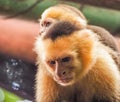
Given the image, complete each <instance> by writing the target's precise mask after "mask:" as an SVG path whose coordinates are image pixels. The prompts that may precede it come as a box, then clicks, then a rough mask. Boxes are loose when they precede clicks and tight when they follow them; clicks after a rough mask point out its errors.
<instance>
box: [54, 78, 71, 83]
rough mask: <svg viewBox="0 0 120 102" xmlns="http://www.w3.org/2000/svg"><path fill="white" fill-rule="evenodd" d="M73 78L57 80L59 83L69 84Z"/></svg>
mask: <svg viewBox="0 0 120 102" xmlns="http://www.w3.org/2000/svg"><path fill="white" fill-rule="evenodd" d="M72 79H73V78H72V77H70V78H55V80H56V81H57V82H58V83H69V82H70V81H71V80H72Z"/></svg>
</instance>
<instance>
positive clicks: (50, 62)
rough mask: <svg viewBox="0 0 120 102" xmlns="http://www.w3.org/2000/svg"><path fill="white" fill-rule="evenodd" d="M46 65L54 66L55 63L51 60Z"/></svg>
mask: <svg viewBox="0 0 120 102" xmlns="http://www.w3.org/2000/svg"><path fill="white" fill-rule="evenodd" d="M48 64H49V65H55V64H56V62H55V61H54V60H51V61H48Z"/></svg>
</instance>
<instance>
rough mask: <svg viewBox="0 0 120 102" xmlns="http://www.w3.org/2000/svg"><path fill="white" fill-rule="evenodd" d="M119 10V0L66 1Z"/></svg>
mask: <svg viewBox="0 0 120 102" xmlns="http://www.w3.org/2000/svg"><path fill="white" fill-rule="evenodd" d="M66 1H72V2H73V1H74V2H79V3H83V4H90V5H94V6H101V7H107V8H113V9H118V10H120V0H66Z"/></svg>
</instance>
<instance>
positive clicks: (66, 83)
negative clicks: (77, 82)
mask: <svg viewBox="0 0 120 102" xmlns="http://www.w3.org/2000/svg"><path fill="white" fill-rule="evenodd" d="M54 80H55V81H56V82H57V83H58V84H60V85H62V86H69V85H72V84H73V83H74V81H73V78H68V79H59V80H58V79H56V78H55V79H54Z"/></svg>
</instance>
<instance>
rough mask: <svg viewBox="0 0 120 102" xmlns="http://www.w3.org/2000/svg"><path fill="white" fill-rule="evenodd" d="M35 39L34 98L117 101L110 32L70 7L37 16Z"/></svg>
mask: <svg viewBox="0 0 120 102" xmlns="http://www.w3.org/2000/svg"><path fill="white" fill-rule="evenodd" d="M40 29H41V30H40V35H39V36H38V37H37V39H36V43H35V51H36V53H37V55H38V56H37V64H38V71H37V75H36V102H120V72H119V57H118V55H119V53H118V48H117V45H116V43H115V41H114V38H113V37H112V35H110V34H109V32H107V31H106V30H104V29H103V28H100V27H96V26H91V25H88V24H87V21H86V19H85V17H84V16H83V14H82V13H81V12H80V11H79V10H77V9H76V8H74V7H71V6H68V5H57V6H53V7H50V8H48V9H47V10H46V11H45V12H44V13H43V14H42V17H41V21H40Z"/></svg>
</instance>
